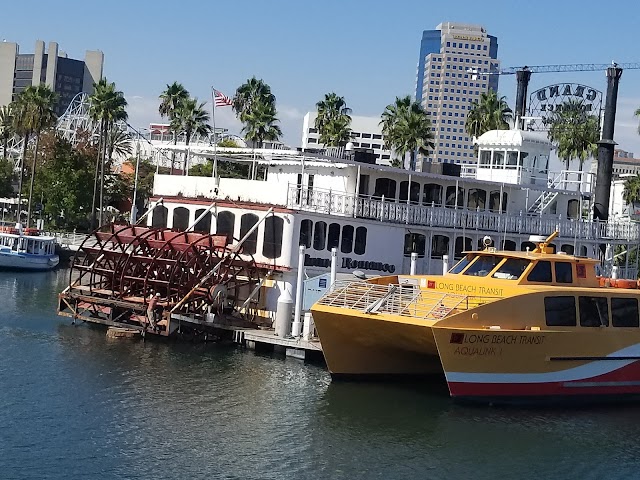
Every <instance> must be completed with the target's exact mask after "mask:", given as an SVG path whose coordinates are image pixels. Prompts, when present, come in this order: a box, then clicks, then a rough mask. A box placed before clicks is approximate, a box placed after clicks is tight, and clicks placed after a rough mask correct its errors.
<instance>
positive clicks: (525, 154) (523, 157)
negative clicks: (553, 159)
mask: <svg viewBox="0 0 640 480" xmlns="http://www.w3.org/2000/svg"><path fill="white" fill-rule="evenodd" d="M528 156H529V152H520V166H521V167H522V166H526V167H529V166H530V165H529V162H527V161H526V160H527V157H528ZM525 162H526V165H525Z"/></svg>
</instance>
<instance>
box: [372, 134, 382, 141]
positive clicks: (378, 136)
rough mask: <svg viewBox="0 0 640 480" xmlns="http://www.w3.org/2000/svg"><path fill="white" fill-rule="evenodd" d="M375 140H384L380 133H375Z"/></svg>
mask: <svg viewBox="0 0 640 480" xmlns="http://www.w3.org/2000/svg"><path fill="white" fill-rule="evenodd" d="M373 139H374V140H380V139H382V135H380V134H379V133H374V134H373Z"/></svg>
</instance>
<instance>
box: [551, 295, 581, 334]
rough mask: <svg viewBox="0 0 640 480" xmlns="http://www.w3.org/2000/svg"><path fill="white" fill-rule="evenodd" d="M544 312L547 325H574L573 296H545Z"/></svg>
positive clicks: (574, 305)
mask: <svg viewBox="0 0 640 480" xmlns="http://www.w3.org/2000/svg"><path fill="white" fill-rule="evenodd" d="M544 313H545V317H546V321H547V325H548V326H549V327H575V326H576V299H575V297H545V299H544Z"/></svg>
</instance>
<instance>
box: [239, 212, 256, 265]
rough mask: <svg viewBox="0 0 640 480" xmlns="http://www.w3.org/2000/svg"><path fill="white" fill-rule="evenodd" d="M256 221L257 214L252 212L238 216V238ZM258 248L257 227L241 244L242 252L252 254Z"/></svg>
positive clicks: (242, 236)
mask: <svg viewBox="0 0 640 480" xmlns="http://www.w3.org/2000/svg"><path fill="white" fill-rule="evenodd" d="M256 223H258V216H257V215H255V214H253V213H245V214H244V215H242V217H240V238H244V236H245V235H246V234H247V233H248V232H249V230H251V228H253V226H254V225H255V224H256ZM257 248H258V229H257V228H256V229H255V230H254V231H253V232H251V235H249V237H248V238H247V239H246V240H245V241H244V243H243V244H242V253H246V254H249V255H254V254H255V253H256V250H257Z"/></svg>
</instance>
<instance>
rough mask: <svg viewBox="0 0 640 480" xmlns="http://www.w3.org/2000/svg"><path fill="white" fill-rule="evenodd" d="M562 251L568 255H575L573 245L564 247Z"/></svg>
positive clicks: (561, 248)
mask: <svg viewBox="0 0 640 480" xmlns="http://www.w3.org/2000/svg"><path fill="white" fill-rule="evenodd" d="M560 251H561V252H564V253H566V254H567V255H573V252H574V249H573V245H568V244H565V245H562V246H561V247H560Z"/></svg>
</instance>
